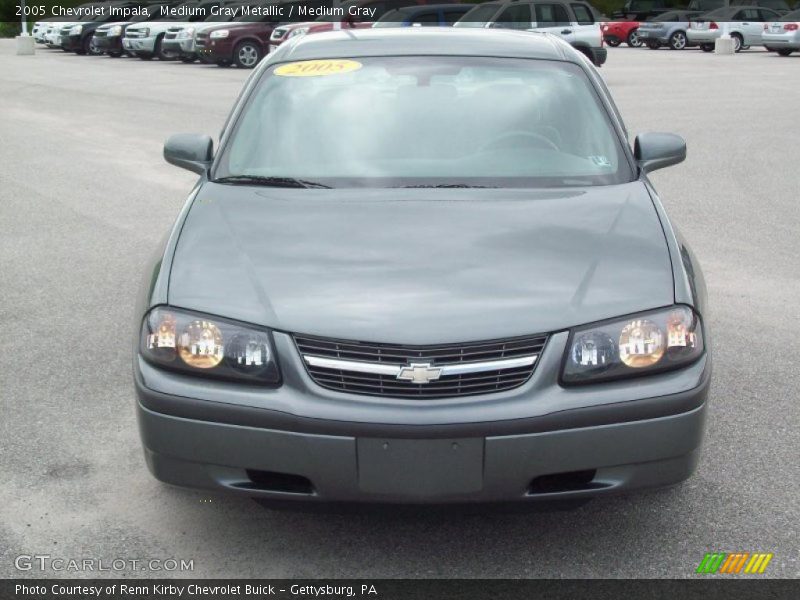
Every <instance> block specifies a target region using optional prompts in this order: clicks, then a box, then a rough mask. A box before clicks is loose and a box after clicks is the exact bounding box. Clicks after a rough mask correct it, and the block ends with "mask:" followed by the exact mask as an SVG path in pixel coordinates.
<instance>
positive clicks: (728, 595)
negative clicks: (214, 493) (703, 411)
mask: <svg viewBox="0 0 800 600" xmlns="http://www.w3.org/2000/svg"><path fill="white" fill-rule="evenodd" d="M799 582H800V580H796V579H794V580H792V579H756V578H748V579H733V578H728V577H726V578H720V577H717V576H713V575H712V576H707V577H702V578H696V579H681V580H674V579H639V580H624V579H582V580H576V579H560V580H554V579H520V580H509V579H328V580H325V579H312V580H308V579H305V580H291V579H265V580H258V579H239V580H234V579H171V580H167V579H164V580H136V579H5V580H0V598H2V599H3V600H9V599H12V598H13V599H31V600H41V599H52V600H78V599H80V600H84V599H90V598H91V599H100V600H118V599H119V600H121V599H126V600H161V599H164V598H170V599H171V598H189V599H199V598H204V599H218V598H219V599H225V600H228V599H238V598H247V599H255V598H258V599H262V600H263V599H270V598H274V599H276V600H306V599H324V600H340V599H347V598H355V599H358V600H369V599H373V598H374V599H376V600H394V599H402V600H406V599H415V598H420V599H422V598H424V599H427V600H440V599H441V600H449V599H453V600H455V599H459V600H461V599H468V598H491V599H493V600H495V599H505V598H509V599H511V598H513V599H517V598H522V599H526V600H527V599H537V598H547V599H550V598H565V599H566V598H569V599H570V600H572V599H580V598H587V599H589V598H590V599H592V600H604V599H609V600H611V599H613V600H638V599H639V598H642V599H644V598H646V599H647V600H660V599H662V598H663V599H664V600H684V599H686V598H702V599H703V600H714V599H716V598H720V599H723V598H724V599H725V600H732V599H736V598H748V599H749V598H758V599H759V600H760V599H773V598H774V599H776V600H782V599H784V598H787V599H788V598H792V599H794V598H798V597H800V583H799Z"/></svg>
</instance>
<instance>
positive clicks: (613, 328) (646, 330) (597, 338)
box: [561, 306, 704, 384]
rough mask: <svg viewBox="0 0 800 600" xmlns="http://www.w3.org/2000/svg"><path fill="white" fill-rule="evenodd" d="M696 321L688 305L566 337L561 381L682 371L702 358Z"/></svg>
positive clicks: (700, 330) (586, 328)
mask: <svg viewBox="0 0 800 600" xmlns="http://www.w3.org/2000/svg"><path fill="white" fill-rule="evenodd" d="M703 350H704V344H703V328H702V325H701V323H700V318H699V317H698V316H697V315H696V314H694V312H693V311H692V310H691V309H690V308H689V307H687V306H673V307H671V308H667V309H661V310H658V311H652V312H648V313H642V314H640V315H634V316H631V317H627V318H624V319H615V320H613V321H606V322H603V323H596V324H594V325H587V326H584V327H578V328H576V329H573V330H572V331H571V332H570V336H569V342H568V343H567V356H566V357H565V360H564V369H563V372H562V375H561V379H562V381H563V382H564V383H565V384H569V383H573V384H574V383H593V382H596V381H605V380H609V379H619V378H623V377H634V376H637V375H643V374H649V373H657V372H661V371H667V370H670V369H675V368H678V367H682V366H686V365H688V364H689V363H692V362H694V361H695V360H697V359H698V358H700V356H702V354H703Z"/></svg>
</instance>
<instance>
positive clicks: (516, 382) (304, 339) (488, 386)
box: [294, 335, 547, 399]
mask: <svg viewBox="0 0 800 600" xmlns="http://www.w3.org/2000/svg"><path fill="white" fill-rule="evenodd" d="M294 340H295V344H296V345H297V349H298V350H299V352H300V354H301V355H303V356H314V357H321V358H329V359H339V360H346V361H355V362H360V363H371V364H379V365H390V366H407V365H409V364H411V363H430V364H431V365H432V366H433V367H442V366H444V365H463V364H469V363H483V362H489V361H497V360H503V359H512V358H522V357H531V356H533V357H536V358H538V357H539V355H540V354H541V352H542V348H544V345H545V342H546V341H547V336H544V335H538V336H530V337H524V338H513V339H508V340H494V341H489V342H475V343H465V344H441V345H432V346H405V345H398V344H375V343H366V342H352V341H343V340H331V339H326V338H316V337H308V336H300V335H296V336H294ZM304 364H305V365H306V369H307V370H308V373H309V375H310V376H311V378H312V379H313V380H314V381H315V382H316V383H317V384H319V385H320V386H322V387H324V388H328V389H331V390H336V391H340V392H349V393H353V394H366V395H370V396H388V397H395V398H414V399H429V398H447V397H454V396H472V395H478V394H491V393H495V392H501V391H504V390H510V389H513V388H515V387H519V386H520V385H522V384H523V383H525V382H526V381H527V380H528V379H529V378H530V376H531V374H532V373H533V370H534V368H535V366H536V361H534V362H533V364H530V365H526V366H514V367H510V368H501V369H497V370H492V371H481V372H476V373H462V374H457V375H455V374H453V375H442V376H441V377H440V378H439V379H436V380H434V381H430V382H428V383H412V382H410V381H403V380H400V379H397V377H396V376H395V375H386V374H378V373H363V372H356V371H352V370H343V369H337V368H328V367H323V366H317V365H310V364H308V362H307V361H305V360H304Z"/></svg>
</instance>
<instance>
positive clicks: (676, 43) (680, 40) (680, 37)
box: [669, 31, 687, 50]
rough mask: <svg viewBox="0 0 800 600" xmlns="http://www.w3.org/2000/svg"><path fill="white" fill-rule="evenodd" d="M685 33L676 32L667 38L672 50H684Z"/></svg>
mask: <svg viewBox="0 0 800 600" xmlns="http://www.w3.org/2000/svg"><path fill="white" fill-rule="evenodd" d="M686 42H687V40H686V32H685V31H676V32H675V33H673V34H672V35H671V36H669V47H670V48H671V49H672V50H683V49H684V48H686Z"/></svg>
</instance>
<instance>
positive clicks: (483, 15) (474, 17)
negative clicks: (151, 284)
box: [453, 4, 499, 27]
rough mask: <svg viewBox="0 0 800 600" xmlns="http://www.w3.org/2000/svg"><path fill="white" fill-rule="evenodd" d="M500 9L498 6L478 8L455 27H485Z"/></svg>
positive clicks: (484, 5) (491, 5) (457, 22)
mask: <svg viewBox="0 0 800 600" xmlns="http://www.w3.org/2000/svg"><path fill="white" fill-rule="evenodd" d="M498 8H499V5H498V4H481V5H479V6H476V7H475V8H473V9H472V10H471V11H469V12H468V13H467V14H465V15H464V16H463V17H461V18H460V19H459V20H458V21H456V23H455V24H454V25H453V27H483V26H484V25H485V24H486V23H487V22H488V21H489V19H491V18H492V17H493V16H494V14H495V13H496V12H497V9H498Z"/></svg>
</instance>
